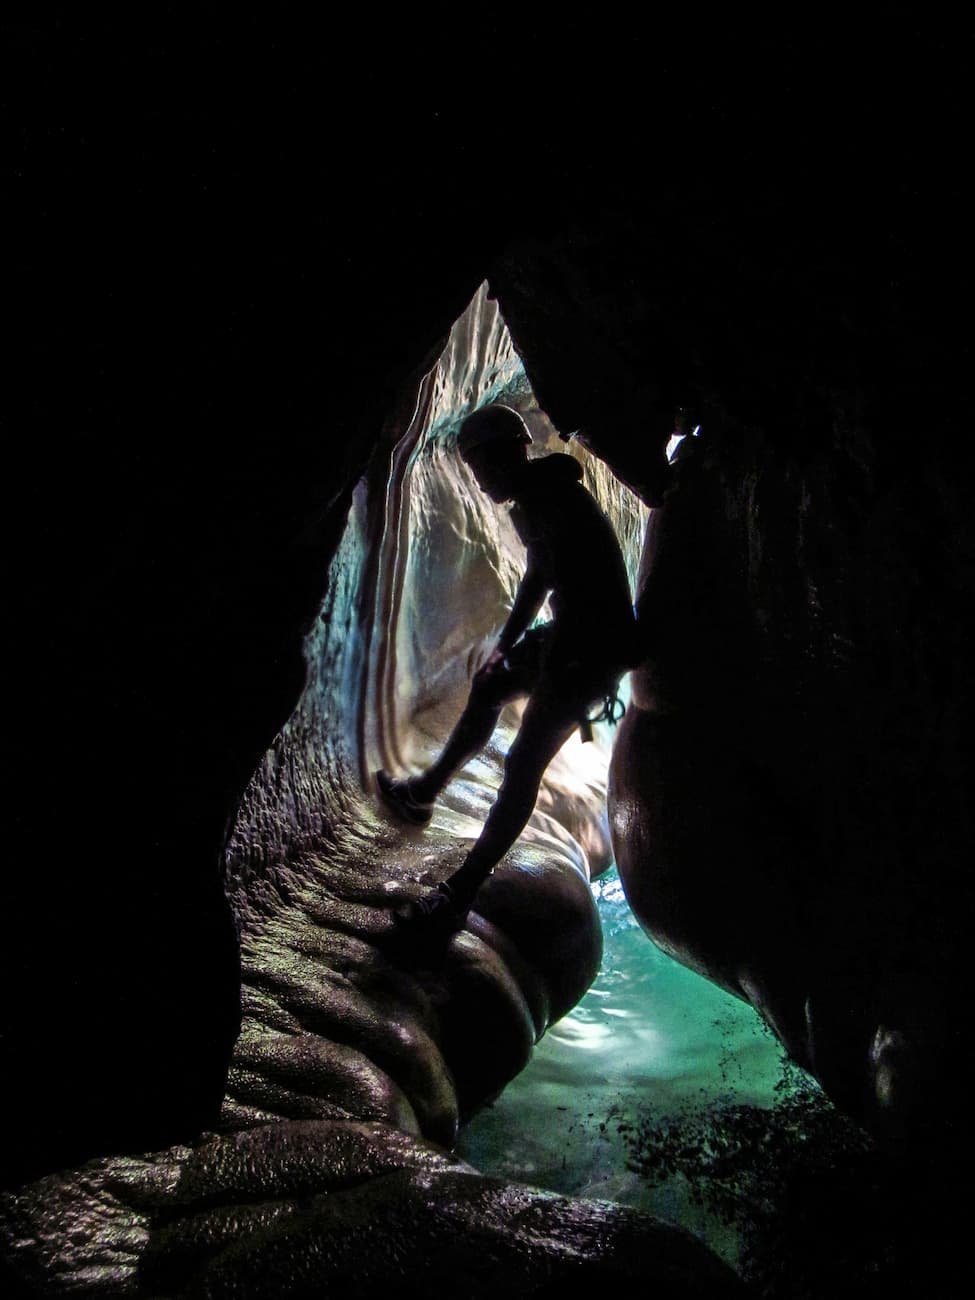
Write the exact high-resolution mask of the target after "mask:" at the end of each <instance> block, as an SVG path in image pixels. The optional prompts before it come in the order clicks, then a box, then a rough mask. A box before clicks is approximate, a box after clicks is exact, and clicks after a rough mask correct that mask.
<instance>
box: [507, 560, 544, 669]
mask: <svg viewBox="0 0 975 1300" xmlns="http://www.w3.org/2000/svg"><path fill="white" fill-rule="evenodd" d="M547 595H548V588H547V587H546V585H545V580H544V578H543V577H542V576H541V574H540V573H539V572H538V570H537V569H533V568H532V567H531V565H529V567H528V569H527V570H526V571H525V576H524V577H523V578H522V580H521V585H520V586H519V587H518V594H517V596H515V603H514V605H512V607H511V613H510V614H509V615H508V621H507V623H505V625H504V628H503V630H502V632H501V635H500V636H499V637H498V644H497V647H496V649H497V651H498V652H499V653H500V654H501V655H506V654H507V653H508V651H509V650H510V649H511V648H512V646H513V645H514V644H515V642H516V641H517V640H518V638H519V637H520V636H521V634H522V633H523V632H525V631H527V629H528V626H529V624H530V623H531V621H532V619H533V618H534V617H535V615H536V614H537V613H538V611H539V610H540V609H541V607H542V601H543V600H544V599H545V597H546V596H547Z"/></svg>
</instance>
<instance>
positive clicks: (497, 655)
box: [474, 646, 504, 677]
mask: <svg viewBox="0 0 975 1300" xmlns="http://www.w3.org/2000/svg"><path fill="white" fill-rule="evenodd" d="M503 664H504V651H503V650H499V649H498V648H497V646H495V647H494V649H493V650H492V651H491V653H490V654H489V655H488V657H487V658H486V659H485V660H484V662H483V663H482V664H481V666H480V668H478V670H477V672H476V673H475V674H474V676H475V677H490V676H491V674H492V673H493V672H496V671H497V669H499V668H500V667H501V666H502V665H503Z"/></svg>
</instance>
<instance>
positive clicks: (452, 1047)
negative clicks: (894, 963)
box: [4, 286, 735, 1296]
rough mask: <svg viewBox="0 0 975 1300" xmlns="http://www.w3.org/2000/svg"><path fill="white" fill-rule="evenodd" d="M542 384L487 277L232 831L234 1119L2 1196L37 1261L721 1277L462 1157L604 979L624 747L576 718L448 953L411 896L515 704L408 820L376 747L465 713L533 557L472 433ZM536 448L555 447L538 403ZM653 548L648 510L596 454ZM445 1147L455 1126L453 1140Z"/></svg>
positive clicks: (478, 1277)
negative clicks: (169, 1144)
mask: <svg viewBox="0 0 975 1300" xmlns="http://www.w3.org/2000/svg"><path fill="white" fill-rule="evenodd" d="M498 393H501V394H504V395H507V396H509V400H514V401H518V402H519V403H520V404H521V405H526V403H530V400H531V395H530V392H529V391H528V389H527V386H526V384H525V382H524V378H523V372H522V370H521V367H520V364H519V362H518V359H517V358H516V357H515V355H514V353H513V351H512V349H511V345H510V341H509V339H508V337H507V334H506V331H505V330H504V327H503V324H502V322H501V319H500V316H499V314H498V311H497V308H496V306H495V305H494V303H493V302H491V301H490V300H489V299H488V298H487V297H486V293H485V287H483V286H482V289H481V290H480V291H479V293H478V295H477V296H476V298H475V300H474V302H473V303H472V305H471V307H470V309H469V310H468V312H467V313H466V314H465V315H464V317H462V319H461V320H460V321H459V322H458V324H457V326H456V327H455V329H454V331H453V333H452V335H451V338H450V340H449V341H448V345H447V348H446V350H445V352H444V354H443V357H442V358H441V361H440V364H439V365H438V366H437V367H436V368H435V369H434V370H433V371H432V372H430V374H428V375H427V377H426V378H425V379H424V381H423V383H422V384H421V386H420V390H419V395H418V399H417V402H416V406H415V409H414V410H413V414H412V419H411V421H410V424H409V425H408V427H407V428H406V429H405V430H404V431H402V433H401V437H400V438H399V439H398V441H397V442H396V444H395V446H394V448H393V451H392V455H391V457H390V459H389V461H388V463H387V465H385V466H381V467H380V470H379V471H378V472H377V473H376V475H375V476H374V478H373V479H372V480H369V481H366V482H364V483H363V484H361V485H360V488H359V489H358V490H357V492H356V494H355V498H354V501H353V505H352V509H351V511H350V516H349V523H348V527H347V529H346V532H345V535H344V538H343V540H342V542H341V544H340V546H339V549H338V552H337V555H336V557H335V559H334V561H333V564H332V568H331V573H330V578H329V586H328V595H327V599H326V603H325V606H324V607H323V609H322V611H321V614H320V616H319V618H318V619H317V621H316V623H315V625H314V628H313V630H312V632H311V633H310V635H309V637H308V638H307V641H306V647H305V652H306V657H307V662H308V666H309V672H308V677H307V682H306V687H305V691H304V693H303V695H302V698H301V700H300V702H299V705H298V708H297V709H296V711H295V713H294V715H293V716H292V718H291V719H290V720H289V722H288V723H287V724H286V726H285V727H284V728H283V729H282V731H281V732H280V733H279V735H278V736H277V738H276V739H275V741H274V743H273V745H272V746H271V748H270V749H269V751H268V753H267V754H266V755H265V757H264V759H263V760H262V762H261V764H260V766H259V768H258V771H257V773H256V774H255V776H254V778H253V780H252V781H251V783H250V785H249V787H248V790H247V792H246V794H245V797H244V800H243V803H242V806H241V810H240V813H239V816H238V819H237V823H236V826H235V829H234V832H233V834H232V835H231V838H230V842H229V848H228V852H227V888H228V892H229V896H230V898H231V901H232V904H233V908H234V912H235V915H236V918H237V922H238V926H239V930H240V936H241V964H242V975H243V993H242V1006H243V1026H242V1030H241V1033H240V1036H239V1038H238V1040H237V1043H236V1047H235V1049H234V1055H233V1060H232V1062H231V1067H230V1071H229V1076H228V1082H227V1094H226V1098H225V1101H224V1105H223V1111H222V1115H221V1127H222V1128H223V1129H224V1130H230V1131H231V1132H234V1131H235V1132H236V1135H235V1136H224V1137H210V1138H207V1139H204V1140H202V1141H201V1142H200V1143H199V1144H197V1145H196V1146H194V1147H192V1148H191V1147H175V1148H170V1149H168V1150H165V1151H162V1152H159V1153H156V1154H154V1155H151V1156H145V1157H142V1156H140V1157H117V1158H113V1159H109V1160H102V1161H96V1162H93V1163H92V1164H91V1165H89V1166H86V1167H84V1168H82V1169H80V1170H78V1171H76V1172H75V1173H72V1174H67V1175H54V1176H52V1177H51V1178H49V1179H47V1180H42V1181H41V1182H40V1183H35V1184H33V1185H31V1186H29V1187H26V1188H23V1189H21V1190H20V1192H19V1193H18V1194H17V1195H16V1196H12V1197H10V1198H8V1199H7V1201H6V1203H5V1207H4V1211H5V1229H6V1238H7V1243H8V1246H9V1247H10V1249H11V1252H12V1258H13V1260H14V1261H15V1264H16V1267H17V1269H18V1273H19V1275H20V1276H21V1277H23V1278H24V1279H26V1280H27V1281H28V1282H33V1283H36V1284H37V1285H39V1286H40V1287H41V1288H44V1287H51V1288H53V1289H55V1290H57V1289H71V1288H81V1289H82V1291H90V1292H92V1293H98V1294H101V1293H102V1292H103V1291H104V1293H106V1294H112V1293H135V1294H156V1289H157V1288H159V1287H163V1288H166V1289H167V1290H168V1291H172V1292H173V1293H176V1294H184V1293H185V1294H187V1295H190V1294H192V1295H196V1294H200V1295H214V1296H215V1295H222V1294H235V1295H254V1296H260V1295H266V1294H271V1293H274V1294H280V1295H304V1294H310V1293H312V1292H313V1291H316V1289H317V1288H319V1287H321V1286H327V1287H328V1289H329V1292H330V1293H335V1294H345V1293H349V1294H351V1293H353V1292H355V1294H363V1295H370V1294H377V1295H378V1294H383V1295H388V1294H399V1293H401V1291H405V1292H408V1293H409V1294H434V1293H435V1292H436V1291H437V1290H439V1289H440V1288H441V1287H443V1286H444V1285H446V1284H448V1281H449V1282H450V1284H451V1285H453V1286H454V1287H456V1288H459V1289H460V1290H461V1291H462V1292H463V1293H464V1294H471V1295H477V1294H482V1293H484V1294H487V1293H489V1292H492V1293H493V1292H494V1291H495V1290H496V1288H497V1286H498V1285H499V1284H500V1283H501V1281H502V1279H503V1282H504V1285H505V1286H506V1287H507V1288H508V1289H513V1293H514V1294H526V1295H527V1294H539V1293H541V1292H540V1288H543V1287H546V1288H547V1287H549V1286H556V1285H558V1284H559V1282H560V1280H561V1279H562V1278H563V1277H564V1276H567V1275H568V1274H569V1273H571V1274H572V1275H573V1276H579V1277H590V1276H592V1277H593V1278H595V1277H596V1276H599V1277H604V1278H606V1279H607V1280H608V1279H610V1278H618V1279H619V1280H621V1281H622V1280H623V1279H633V1280H635V1279H637V1278H640V1279H644V1280H649V1279H653V1280H654V1281H656V1282H658V1283H664V1282H665V1283H666V1284H667V1285H668V1286H672V1287H673V1288H674V1289H675V1291H674V1293H675V1294H681V1295H683V1294H687V1295H694V1294H712V1293H713V1294H722V1293H723V1292H724V1291H725V1290H726V1289H729V1293H731V1291H733V1290H734V1289H735V1283H734V1279H733V1277H732V1276H731V1275H730V1274H729V1273H728V1272H727V1271H726V1270H725V1269H724V1268H723V1266H720V1265H719V1264H717V1263H716V1262H715V1261H714V1260H713V1259H711V1258H710V1257H709V1255H708V1253H707V1252H706V1251H705V1250H704V1248H703V1247H701V1246H699V1245H698V1243H696V1242H695V1241H693V1239H692V1238H690V1237H689V1236H687V1235H686V1234H682V1233H681V1232H680V1231H678V1230H675V1229H672V1228H669V1227H665V1226H664V1225H661V1224H657V1223H655V1222H654V1221H653V1220H650V1219H647V1218H645V1217H641V1216H638V1215H634V1214H632V1213H630V1212H627V1211H623V1210H620V1209H619V1208H618V1207H612V1206H609V1205H604V1204H599V1203H597V1202H572V1201H570V1200H567V1199H566V1198H562V1197H554V1196H550V1195H547V1194H544V1193H540V1192H533V1191H530V1190H528V1189H524V1188H518V1187H515V1186H513V1185H510V1184H504V1183H501V1182H498V1181H497V1180H490V1179H485V1178H483V1177H481V1176H480V1175H478V1174H477V1173H476V1171H474V1170H472V1169H470V1168H469V1167H467V1166H465V1165H463V1164H462V1163H460V1162H457V1161H455V1160H452V1159H451V1158H450V1157H449V1156H448V1155H447V1154H446V1152H445V1149H449V1148H450V1147H451V1146H452V1144H453V1142H454V1139H455V1137H456V1134H457V1130H458V1125H459V1123H460V1122H461V1121H462V1120H463V1119H464V1118H465V1117H466V1116H467V1115H469V1114H470V1113H472V1111H474V1110H475V1109H476V1108H477V1107H478V1106H480V1105H483V1104H484V1102H485V1101H488V1100H490V1099H491V1098H492V1097H493V1096H495V1095H497V1093H498V1092H499V1091H500V1090H501V1089H502V1088H503V1086H504V1085H505V1083H506V1082H508V1081H509V1080H510V1079H511V1078H513V1077H514V1075H515V1074H517V1073H518V1072H519V1071H520V1070H521V1069H522V1068H523V1066H524V1065H525V1064H526V1062H527V1060H528V1058H529V1056H530V1054H531V1050H532V1047H533V1045H534V1043H535V1042H536V1041H537V1039H538V1038H539V1037H540V1036H541V1035H542V1034H544V1032H545V1030H546V1029H547V1027H548V1026H549V1025H550V1024H551V1023H552V1022H553V1021H555V1020H557V1019H558V1018H559V1017H561V1016H562V1015H564V1014H565V1012H566V1011H567V1010H569V1009H570V1007H571V1006H572V1005H574V1003H575V1002H576V1001H577V1000H578V998H579V997H580V996H581V995H582V993H583V992H584V991H585V989H586V988H587V987H588V985H589V983H590V982H591V980H592V978H593V977H594V975H595V973H596V971H597V969H598V965H599V958H600V953H601V946H602V945H601V935H600V931H599V923H598V919H597V916H596V913H595V907H594V904H593V899H592V894H591V891H590V889H589V879H590V871H591V870H593V871H599V870H602V869H603V868H604V867H605V866H606V865H607V864H608V861H609V846H608V837H607V827H606V822H605V816H604V814H603V811H602V809H603V803H604V798H605V781H606V757H605V754H603V753H602V752H601V751H600V750H599V748H598V746H596V745H588V746H585V747H584V746H583V745H582V744H581V742H580V740H579V739H578V738H573V740H572V741H570V742H569V744H568V745H567V746H566V749H565V751H564V752H563V754H562V755H561V756H560V758H559V760H558V761H557V762H556V764H554V765H553V769H552V771H551V773H550V775H549V777H548V779H547V781H546V785H545V788H544V790H543V793H542V797H541V798H540V801H539V808H538V810H537V812H536V814H535V815H534V817H533V819H532V822H531V823H530V825H529V827H528V828H527V829H526V832H525V834H524V835H523V837H522V839H521V840H520V841H519V843H518V844H517V845H516V846H515V848H514V849H513V850H512V851H511V853H510V854H509V855H508V857H507V859H506V860H505V861H504V862H503V863H502V864H500V865H499V867H498V868H497V870H496V872H495V873H494V875H493V876H492V877H491V879H490V880H489V882H488V883H487V885H486V886H485V888H484V889H483V891H482V893H481V895H480V896H479V897H478V900H477V907H476V910H475V911H474V912H472V914H471V916H470V918H469V921H468V924H467V926H466V927H465V929H464V931H462V932H461V933H460V934H459V935H457V936H455V937H454V938H453V939H452V940H451V942H450V944H449V946H448V948H447V951H446V952H445V954H444V955H443V957H442V958H436V957H433V958H431V957H429V956H424V955H422V954H417V953H416V952H414V951H410V950H408V949H404V946H403V943H402V940H401V939H400V937H399V935H398V934H397V932H396V930H395V926H394V924H393V921H392V916H391V911H390V909H391V906H392V905H393V904H394V903H396V902H397V901H399V900H402V899H404V898H406V897H408V896H410V894H411V893H414V892H416V891H417V890H419V889H422V888H424V887H429V885H430V883H431V882H433V881H436V880H438V879H440V878H442V877H443V876H445V875H446V874H448V873H449V871H450V870H451V869H452V868H453V866H454V865H455V864H456V861H457V860H458V858H459V857H461V856H462V855H463V853H464V851H465V845H466V844H467V843H468V842H470V841H471V840H472V839H473V838H475V837H476V835H477V832H478V829H479V826H480V823H481V821H482V820H483V817H484V815H485V813H486V811H487V808H488V807H489V805H490V801H491V799H492V797H493V787H495V786H496V785H497V783H498V781H499V779H500V764H501V760H502V758H503V754H504V751H505V749H506V747H507V738H509V737H510V734H511V730H512V727H513V726H514V725H515V724H516V722H517V714H516V713H512V714H511V715H510V716H509V717H508V718H507V721H506V723H505V725H504V726H503V727H502V732H501V734H500V735H499V737H497V738H496V740H495V742H494V744H493V746H492V747H491V748H490V749H489V750H488V751H487V752H486V753H485V754H484V755H483V756H482V757H481V758H480V759H479V760H478V761H477V762H476V764H474V765H472V766H473V770H472V771H469V772H467V773H465V774H464V777H463V778H462V779H460V780H458V781H457V782H455V783H454V784H453V785H452V786H451V787H450V789H449V790H448V791H447V793H446V796H445V798H444V800H443V804H442V806H441V807H439V808H438V811H437V813H436V815H435V818H434V821H433V823H432V825H431V826H430V827H429V828H427V829H426V830H424V831H423V832H422V833H421V832H418V831H404V830H403V829H402V828H400V827H399V826H397V825H396V824H395V823H393V822H392V821H391V820H390V819H389V818H388V817H387V816H384V815H383V814H382V812H381V811H380V809H379V808H378V807H377V804H376V800H375V796H374V794H373V791H372V781H371V773H372V771H373V769H374V767H375V766H376V765H378V764H379V763H383V764H385V765H388V766H395V765H396V764H406V765H410V764H411V763H416V762H419V761H423V759H424V757H425V756H427V755H429V753H430V752H431V751H432V750H433V749H435V748H436V747H437V746H438V745H439V743H440V742H441V741H442V739H443V738H444V736H445V735H446V732H447V730H449V727H450V725H451V724H452V720H453V717H454V716H456V712H457V711H459V709H460V707H461V704H462V701H463V697H464V694H465V692H466V690H467V687H468V683H469V678H470V675H471V674H472V672H473V671H474V669H475V668H476V666H477V664H478V662H479V661H480V658H481V657H482V656H483V655H484V654H486V652H487V650H488V648H489V647H490V645H491V644H492V643H493V640H494V638H495V637H496V635H497V631H498V630H499V628H500V626H501V624H502V623H503V621H504V619H505V617H506V614H507V609H508V605H509V603H510V599H511V597H512V594H513V591H514V587H515V585H516V584H517V581H518V578H519V576H520V572H521V564H520V562H521V560H522V558H523V557H522V555H521V550H520V545H519V543H518V542H517V539H516V536H515V534H514V532H513V529H512V528H511V525H510V523H509V522H508V520H507V517H506V515H505V514H504V513H499V512H498V511H496V510H495V509H494V508H493V507H492V506H491V505H490V503H489V502H488V501H487V500H486V499H485V498H483V497H482V495H481V494H480V493H479V492H478V490H477V489H476V487H475V486H474V485H473V483H472V481H471V480H470V479H469V477H468V475H467V471H466V469H465V468H464V467H463V465H462V463H461V462H460V461H459V459H458V457H457V456H456V454H455V453H454V452H453V451H452V450H451V448H450V443H449V434H450V432H451V431H452V430H453V429H454V428H455V427H456V425H457V423H458V421H459V419H460V418H462V417H463V415H464V414H465V413H466V411H467V410H468V409H470V408H471V407H472V406H473V405H474V404H476V403H477V402H479V401H481V400H483V399H484V397H485V395H490V396H494V395H497V394H498ZM528 415H529V418H530V419H531V421H532V424H533V427H534V429H535V432H536V442H537V444H538V447H537V449H538V450H542V449H545V448H546V447H551V446H552V445H558V442H557V438H556V436H555V434H554V431H553V430H552V429H551V426H549V425H548V424H547V421H546V420H545V417H544V416H543V415H542V414H541V413H540V412H537V411H535V412H534V413H532V411H531V410H528ZM577 454H579V455H580V456H581V458H582V459H583V461H584V463H585V464H586V466H587V472H588V474H589V479H590V483H591V485H592V488H593V490H594V491H595V492H596V493H597V495H599V496H600V497H601V498H602V499H603V500H604V502H605V504H606V506H607V508H608V509H609V510H610V512H611V513H612V514H615V515H616V516H617V517H618V520H619V525H620V528H621V532H622V533H623V535H624V539H625V541H626V543H627V545H628V548H629V551H630V554H631V557H632V558H634V559H635V557H636V539H637V538H638V537H639V534H640V532H641V529H642V524H643V521H644V519H645V513H646V512H645V510H642V509H641V508H640V507H639V505H638V503H636V502H635V501H634V500H633V499H632V498H630V497H629V496H628V494H627V493H625V492H624V491H622V490H621V489H620V488H619V487H618V485H616V484H614V483H613V481H612V479H611V476H609V475H608V474H607V473H606V471H605V469H604V468H603V467H601V466H599V465H598V464H597V463H592V462H590V458H589V457H587V455H586V453H585V452H584V451H582V450H581V449H579V450H578V452H577ZM431 1142H433V1143H438V1144H440V1145H439V1146H432V1145H430V1143H431Z"/></svg>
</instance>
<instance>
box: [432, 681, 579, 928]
mask: <svg viewBox="0 0 975 1300" xmlns="http://www.w3.org/2000/svg"><path fill="white" fill-rule="evenodd" d="M578 711H579V710H573V709H571V707H570V708H569V709H568V710H567V707H566V702H565V701H564V700H558V701H557V700H555V699H554V698H553V697H552V695H551V694H549V693H548V692H545V694H544V695H542V696H539V697H533V698H532V699H530V700H529V701H528V706H527V708H526V709H525V715H524V717H523V718H522V722H521V727H520V729H519V731H518V735H517V736H516V737H515V741H514V744H513V745H512V746H511V749H510V750H509V751H508V756H507V758H506V759H505V763H504V779H503V781H502V782H501V787H500V789H499V790H498V797H497V798H496V799H495V801H494V805H493V807H492V808H491V811H490V812H489V813H488V816H487V821H485V823H484V827H483V829H482V831H481V834H480V835H479V836H478V839H477V842H476V843H475V844H474V846H473V848H472V849H471V851H470V852H469V853H468V855H467V857H466V858H465V859H464V862H463V864H462V865H461V866H460V867H459V868H458V870H457V871H455V872H454V874H453V875H452V876H451V877H450V878H449V880H447V881H446V885H447V888H448V890H449V891H450V894H451V896H452V898H453V900H454V903H455V905H456V906H457V908H458V910H460V909H462V910H463V911H464V912H466V911H467V910H468V909H469V908H470V906H471V904H472V903H473V901H474V895H475V894H476V893H477V891H478V889H479V888H480V886H481V885H482V884H483V882H484V881H485V880H486V879H487V877H488V876H489V875H490V874H491V872H492V871H493V870H494V868H495V866H496V865H497V864H498V863H499V862H500V861H501V859H502V858H503V857H504V855H505V854H506V853H507V852H508V850H509V849H510V848H511V846H512V845H513V844H514V842H515V840H517V838H518V836H519V835H520V834H521V832H522V831H523V830H524V829H525V824H526V822H527V821H528V819H529V817H530V816H531V815H532V812H533V811H534V808H535V802H536V800H537V798H538V787H539V786H540V785H541V783H542V777H543V776H544V775H545V770H546V768H547V767H548V765H549V763H551V761H552V759H553V758H554V757H555V755H556V754H557V753H558V752H559V750H560V749H561V748H562V746H563V745H564V744H565V742H566V740H568V738H569V736H570V735H571V734H572V731H573V729H574V728H575V727H576V726H578V722H579V719H578V717H576V716H574V715H575V713H576V712H578Z"/></svg>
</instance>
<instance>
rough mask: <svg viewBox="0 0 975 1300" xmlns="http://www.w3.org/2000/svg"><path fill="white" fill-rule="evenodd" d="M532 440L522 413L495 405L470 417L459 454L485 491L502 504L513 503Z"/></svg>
mask: <svg viewBox="0 0 975 1300" xmlns="http://www.w3.org/2000/svg"><path fill="white" fill-rule="evenodd" d="M531 440H532V436H531V434H530V433H529V432H528V427H527V425H526V424H525V422H524V420H523V419H522V418H521V416H520V415H519V414H518V412H517V411H513V410H512V409H511V407H510V406H502V405H500V404H495V405H492V406H485V407H482V409H481V410H480V411H475V412H474V414H473V415H469V416H468V417H467V419H466V420H465V421H464V423H463V424H462V425H461V426H460V433H459V434H458V435H457V450H458V451H459V452H460V454H461V456H462V457H463V459H464V461H465V462H466V463H467V464H468V465H469V466H470V469H471V472H472V473H473V475H474V477H475V478H476V479H477V484H478V487H480V489H481V491H482V492H486V493H487V494H488V496H489V497H490V498H491V500H492V501H497V502H501V501H508V500H510V498H511V496H512V494H513V492H514V490H515V488H516V487H517V485H518V482H519V480H520V478H521V472H522V470H523V468H524V466H525V463H526V461H527V459H528V450H527V449H528V444H529V443H530V442H531Z"/></svg>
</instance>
